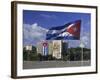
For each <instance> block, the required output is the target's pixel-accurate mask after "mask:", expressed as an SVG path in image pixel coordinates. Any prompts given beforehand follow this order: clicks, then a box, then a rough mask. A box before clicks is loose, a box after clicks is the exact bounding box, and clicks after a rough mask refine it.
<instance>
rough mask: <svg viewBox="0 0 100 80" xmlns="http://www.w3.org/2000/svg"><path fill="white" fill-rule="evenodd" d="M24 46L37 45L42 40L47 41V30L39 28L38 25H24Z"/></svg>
mask: <svg viewBox="0 0 100 80" xmlns="http://www.w3.org/2000/svg"><path fill="white" fill-rule="evenodd" d="M23 27H24V36H23V39H24V45H29V44H33V45H34V44H36V43H37V42H39V41H41V40H45V38H46V32H47V31H48V30H47V29H45V28H43V27H41V26H39V25H38V24H37V23H34V24H32V25H30V24H24V26H23Z"/></svg>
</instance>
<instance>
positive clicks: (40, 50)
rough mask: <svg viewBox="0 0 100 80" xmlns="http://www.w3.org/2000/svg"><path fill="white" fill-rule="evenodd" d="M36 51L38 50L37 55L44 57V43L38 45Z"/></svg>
mask: <svg viewBox="0 0 100 80" xmlns="http://www.w3.org/2000/svg"><path fill="white" fill-rule="evenodd" d="M36 49H37V54H41V55H43V45H42V42H39V43H37V47H36Z"/></svg>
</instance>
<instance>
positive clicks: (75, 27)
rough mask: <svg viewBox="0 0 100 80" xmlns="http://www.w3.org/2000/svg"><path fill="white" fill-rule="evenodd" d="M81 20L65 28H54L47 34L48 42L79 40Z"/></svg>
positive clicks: (68, 24) (66, 25)
mask: <svg viewBox="0 0 100 80" xmlns="http://www.w3.org/2000/svg"><path fill="white" fill-rule="evenodd" d="M80 27H81V20H76V21H73V22H70V23H67V24H65V25H64V26H57V27H52V28H51V29H49V31H48V32H47V34H46V40H66V39H69V40H79V39H80Z"/></svg>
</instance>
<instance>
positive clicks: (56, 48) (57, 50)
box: [52, 40, 62, 59]
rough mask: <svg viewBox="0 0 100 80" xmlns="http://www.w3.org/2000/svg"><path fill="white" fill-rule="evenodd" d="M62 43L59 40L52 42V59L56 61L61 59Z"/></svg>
mask: <svg viewBox="0 0 100 80" xmlns="http://www.w3.org/2000/svg"><path fill="white" fill-rule="evenodd" d="M61 53H62V41H61V40H53V55H52V56H53V57H55V58H57V59H61V57H62V54H61Z"/></svg>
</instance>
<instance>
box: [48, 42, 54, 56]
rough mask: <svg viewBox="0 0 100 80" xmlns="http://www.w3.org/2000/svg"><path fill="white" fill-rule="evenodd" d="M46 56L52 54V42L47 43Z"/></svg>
mask: <svg viewBox="0 0 100 80" xmlns="http://www.w3.org/2000/svg"><path fill="white" fill-rule="evenodd" d="M48 49H49V50H48V55H52V54H53V43H52V41H48Z"/></svg>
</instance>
